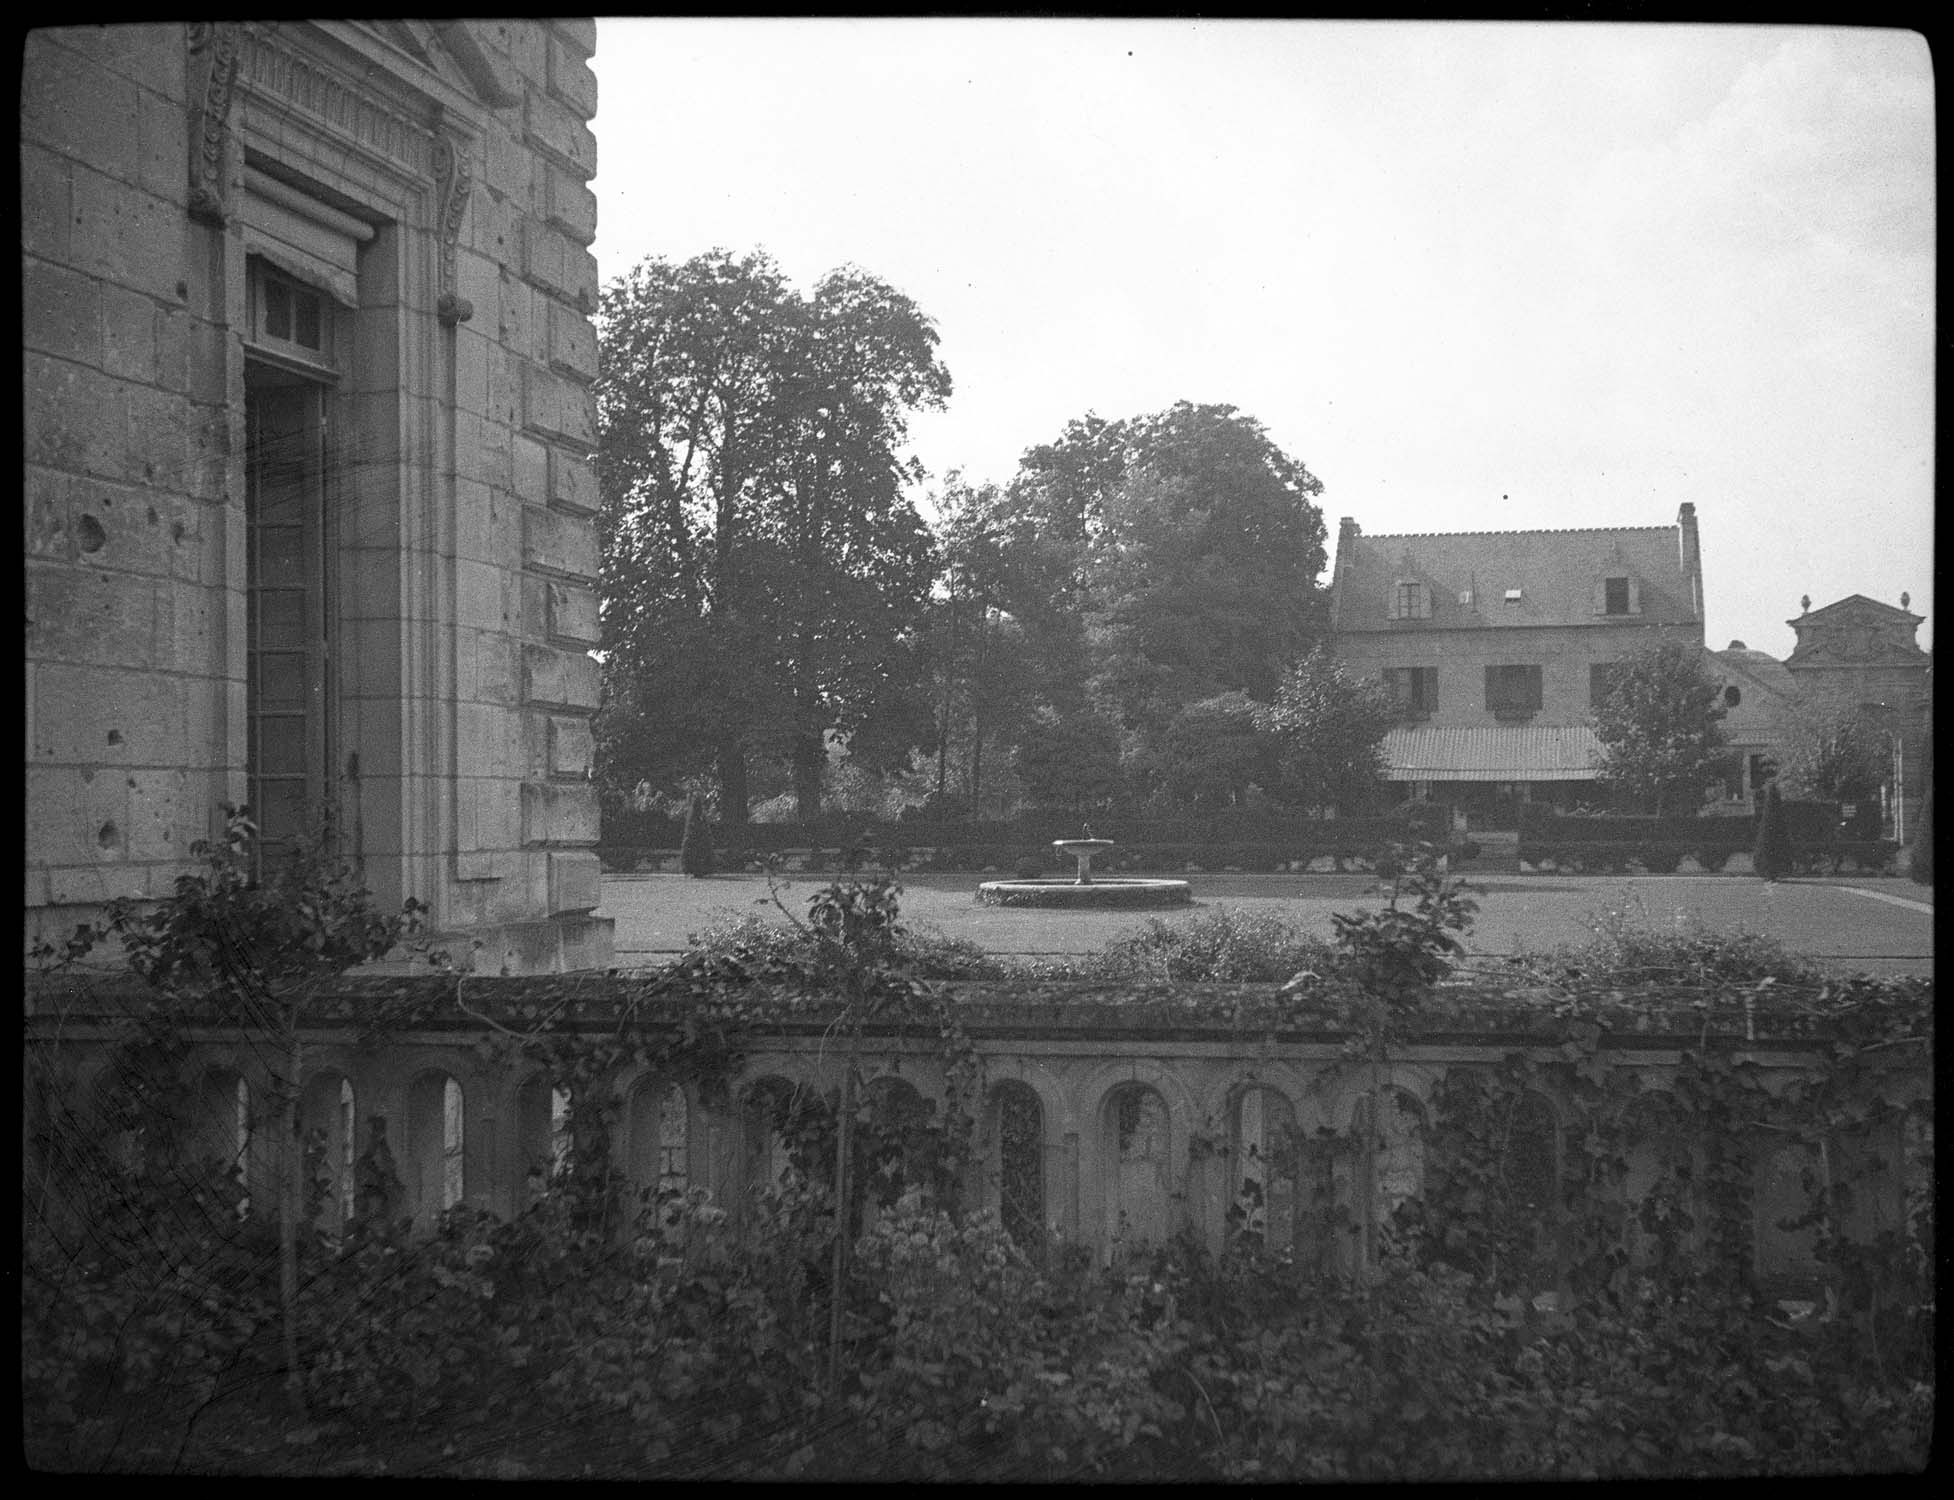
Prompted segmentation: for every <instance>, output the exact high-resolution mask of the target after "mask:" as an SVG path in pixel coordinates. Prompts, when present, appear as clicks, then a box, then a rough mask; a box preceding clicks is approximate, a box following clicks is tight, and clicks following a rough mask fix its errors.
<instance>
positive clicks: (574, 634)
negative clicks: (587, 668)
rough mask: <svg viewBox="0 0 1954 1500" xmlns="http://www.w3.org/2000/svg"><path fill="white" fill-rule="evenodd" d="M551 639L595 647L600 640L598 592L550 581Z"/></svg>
mask: <svg viewBox="0 0 1954 1500" xmlns="http://www.w3.org/2000/svg"><path fill="white" fill-rule="evenodd" d="M549 617H550V638H551V639H552V640H559V641H569V642H573V643H575V644H577V645H580V646H594V645H596V644H597V642H598V640H599V638H600V637H599V629H598V623H597V593H596V590H594V589H587V588H579V587H577V586H576V585H575V584H571V583H558V582H556V581H555V580H551V582H550V584H549Z"/></svg>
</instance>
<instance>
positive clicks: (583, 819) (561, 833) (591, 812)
mask: <svg viewBox="0 0 1954 1500" xmlns="http://www.w3.org/2000/svg"><path fill="white" fill-rule="evenodd" d="M522 841H523V842H524V843H525V844H586V845H587V844H594V843H596V842H597V788H596V787H594V786H589V785H570V784H566V783H558V782H548V781H525V782H524V783H523V784H522ZM590 859H591V863H592V864H593V865H594V864H595V863H596V861H597V856H596V855H594V854H593V855H591V856H590Z"/></svg>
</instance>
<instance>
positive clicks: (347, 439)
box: [21, 20, 610, 972]
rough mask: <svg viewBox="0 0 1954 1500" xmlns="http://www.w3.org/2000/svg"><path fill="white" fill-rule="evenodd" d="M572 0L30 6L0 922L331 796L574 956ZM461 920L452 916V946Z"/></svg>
mask: <svg viewBox="0 0 1954 1500" xmlns="http://www.w3.org/2000/svg"><path fill="white" fill-rule="evenodd" d="M595 40H596V30H595V23H594V22H592V21H590V20H573V21H553V22H532V21H501V20H496V21H482V22H460V21H442V22H433V23H422V22H413V21H406V22H372V23H357V22H339V21H325V22H303V23H301V22H292V23H262V24H260V23H192V24H188V25H182V24H173V23H166V24H154V25H127V26H112V27H87V28H83V27H76V28H54V29H47V30H41V31H37V32H35V33H33V34H31V35H30V36H29V37H28V39H27V43H26V48H25V55H24V59H23V69H22V87H21V211H22V293H23V296H22V305H23V314H24V349H23V357H24V368H25V413H24V422H25V454H24V457H25V467H24V482H25V489H26V496H25V500H26V583H27V620H28V628H27V658H26V659H27V698H26V701H27V717H28V729H27V805H28V829H27V849H26V887H27V890H26V907H27V922H26V926H27V930H28V935H29V939H30V941H31V940H32V938H33V937H34V936H35V935H36V934H38V933H47V934H50V935H56V934H61V933H64V932H65V931H66V930H67V928H68V927H69V926H70V925H71V924H72V923H73V922H74V921H75V920H77V919H81V918H84V917H86V916H87V915H89V914H90V913H92V912H93V911H94V910H96V909H97V908H98V907H99V904H100V903H102V902H103V901H106V900H108V899H110V898H113V897H118V896H129V897H137V898H151V897H160V896H164V895H167V894H169V892H170V890H171V889H172V884H173V881H174V879H175V877H176V876H177V875H178V874H180V873H182V872H183V871H184V870H185V869H186V868H188V862H189V846H190V844H191V843H192V842H193V841H194V840H196V839H198V838H202V837H207V836H209V835H210V834H211V833H213V832H214V831H215V828H216V826H217V820H218V818H219V816H220V815H219V814H218V812H217V808H218V806H219V804H220V803H223V802H226V801H228V802H232V803H249V804H250V805H251V807H252V808H253V810H254V813H255V815H256V816H257V817H258V819H259V820H260V822H261V824H262V827H263V829H264V833H265V835H266V838H267V840H268V842H269V843H270V844H272V845H275V844H276V843H278V842H279V841H282V840H287V839H290V838H292V837H294V836H295V835H297V834H298V833H299V832H300V829H301V824H302V823H303V822H304V821H305V820H306V818H307V817H308V815H309V810H310V809H313V808H316V807H318V806H320V805H322V804H323V803H324V802H325V801H326V800H328V799H332V800H335V801H336V802H337V804H338V806H339V808H340V810H341V820H342V826H343V837H344V838H345V839H346V840H347V841H348V842H347V847H348V848H349V850H350V852H352V853H353V854H355V855H356V856H357V857H358V858H359V859H360V861H361V863H362V866H363V869H364V871H365V876H366V879H367V881H368V883H369V884H370V885H371V886H372V888H373V889H374V891H375V893H376V894H377V895H378V897H379V898H380V899H381V900H382V901H383V902H385V903H387V904H389V905H391V904H394V903H397V902H398V901H399V900H401V899H402V898H404V897H409V896H412V897H415V898H418V899H419V900H421V901H423V902H425V903H426V904H427V905H428V906H429V907H430V908H432V911H433V914H434V921H435V925H436V926H437V927H439V928H440V929H442V930H444V931H445V932H448V933H453V934H458V935H466V936H470V937H472V938H474V939H479V940H480V943H481V948H480V949H479V951H476V954H475V962H476V963H477V965H478V966H480V967H486V968H489V969H491V970H494V969H501V968H507V969H509V970H511V971H513V972H539V971H552V970H558V969H564V968H580V967H590V966H598V965H603V964H605V963H607V962H608V960H609V956H610V924H609V923H608V921H607V920H603V919H600V918H598V917H596V916H595V915H593V913H594V911H595V909H596V907H597V906H598V904H599V881H598V865H597V859H596V856H595V854H594V853H593V852H592V846H593V845H594V844H595V841H596V837H597V804H596V798H595V793H594V788H593V787H592V786H591V784H590V783H589V779H588V777H589V768H590V762H591V730H590V719H591V714H592V712H593V710H594V707H595V704H596V697H597V667H596V664H595V662H594V661H593V660H592V659H591V658H590V656H589V654H588V648H589V647H590V646H591V645H593V644H594V643H595V641H596V639H597V603H596V593H595V576H596V571H597V569H596V538H595V532H594V523H593V516H594V513H595V510H596V490H595V484H594V481H593V478H592V475H591V471H590V468H589V463H588V455H589V452H590V449H591V445H592V435H593V412H592V402H591V395H590V389H589V387H590V382H591V380H592V379H593V377H594V375H595V371H596V347H597V346H596V336H595V332H594V329H593V326H592V322H591V314H592V312H593V311H594V309H595V303H596V295H597V269H596V263H595V261H594V260H593V259H592V257H591V255H590V253H589V249H588V247H589V245H590V243H591V240H592V239H593V237H594V235H595V230H596V201H595V198H594V196H593V195H592V193H591V191H590V188H589V186H588V183H589V179H590V177H591V175H592V174H593V172H594V170H595V141H594V138H593V136H592V134H591V130H590V126H589V121H590V119H591V117H592V116H593V115H594V113H595V111H596V84H595V79H594V77H593V75H592V73H591V69H590V65H589V58H590V55H591V53H592V51H593V49H594V47H595ZM464 949H465V950H472V944H466V945H464Z"/></svg>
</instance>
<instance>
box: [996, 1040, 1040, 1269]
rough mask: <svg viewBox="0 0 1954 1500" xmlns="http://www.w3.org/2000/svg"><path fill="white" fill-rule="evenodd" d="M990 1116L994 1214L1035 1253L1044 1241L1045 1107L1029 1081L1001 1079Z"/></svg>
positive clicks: (1020, 1244) (1018, 1241) (1021, 1246)
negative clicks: (995, 1172) (993, 1172)
mask: <svg viewBox="0 0 1954 1500" xmlns="http://www.w3.org/2000/svg"><path fill="white" fill-rule="evenodd" d="M990 1116H991V1118H990V1122H989V1123H990V1132H989V1133H990V1138H991V1140H992V1141H993V1142H995V1151H996V1162H997V1210H998V1216H999V1218H1000V1219H1001V1220H1002V1222H1003V1225H1004V1232H1005V1233H1006V1234H1008V1235H1010V1236H1011V1239H1012V1241H1013V1242H1014V1243H1015V1244H1016V1245H1017V1246H1018V1248H1019V1249H1020V1250H1023V1251H1025V1252H1027V1253H1036V1252H1038V1251H1040V1250H1042V1249H1043V1247H1044V1243H1045V1107H1044V1105H1043V1104H1042V1103H1041V1102H1040V1101H1039V1098H1038V1091H1037V1090H1036V1089H1034V1088H1033V1087H1032V1086H1031V1085H1030V1084H1028V1083H1023V1082H1021V1081H1019V1080H1017V1079H1006V1080H1005V1081H1004V1082H1002V1083H999V1084H997V1085H995V1086H994V1087H993V1088H992V1089H991V1095H990Z"/></svg>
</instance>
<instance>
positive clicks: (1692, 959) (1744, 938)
mask: <svg viewBox="0 0 1954 1500" xmlns="http://www.w3.org/2000/svg"><path fill="white" fill-rule="evenodd" d="M1587 926H1588V929H1589V931H1591V932H1592V933H1593V934H1594V937H1593V939H1592V941H1590V942H1589V943H1587V944H1586V945H1585V946H1583V947H1581V948H1578V949H1575V950H1572V951H1571V952H1569V953H1567V954H1565V955H1563V961H1564V962H1567V963H1570V964H1572V965H1573V966H1574V967H1576V968H1578V969H1579V970H1580V972H1581V974H1582V976H1583V977H1584V978H1585V979H1586V980H1588V981H1590V982H1591V983H1594V984H1637V983H1648V982H1662V983H1672V984H1679V985H1690V986H1698V987H1703V988H1715V987H1719V986H1725V985H1735V984H1755V983H1756V982H1757V981H1759V980H1763V979H1769V980H1774V981H1777V982H1780V983H1787V982H1788V983H1805V982H1809V981H1812V980H1814V979H1818V978H1822V977H1823V971H1822V970H1821V969H1820V968H1819V967H1818V966H1816V965H1815V964H1813V963H1812V962H1811V961H1810V960H1809V959H1805V958H1801V957H1799V956H1797V955H1795V954H1792V953H1788V952H1786V951H1785V947H1784V945H1783V944H1782V943H1780V942H1779V941H1778V940H1777V939H1776V938H1772V937H1765V936H1764V935H1762V934H1761V933H1755V932H1743V931H1738V932H1710V931H1705V930H1704V929H1703V928H1702V927H1701V926H1700V925H1699V924H1697V923H1696V922H1695V921H1694V919H1692V918H1689V917H1687V916H1686V914H1685V913H1684V912H1683V911H1682V910H1681V909H1680V908H1679V909H1678V910H1677V912H1676V916H1675V920H1674V921H1673V922H1672V923H1671V924H1670V925H1668V926H1667V927H1658V926H1656V925H1655V923H1654V922H1653V921H1652V920H1651V918H1650V916H1649V912H1648V908H1647V906H1646V905H1645V904H1644V903H1643V901H1642V900H1641V898H1640V897H1639V896H1636V895H1633V894H1630V895H1628V896H1626V897H1624V898H1623V899H1622V900H1620V901H1619V902H1617V903H1616V904H1614V905H1611V906H1608V907H1605V908H1603V909H1602V910H1600V911H1598V912H1595V913H1592V914H1591V915H1590V916H1589V917H1588V920H1587Z"/></svg>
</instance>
